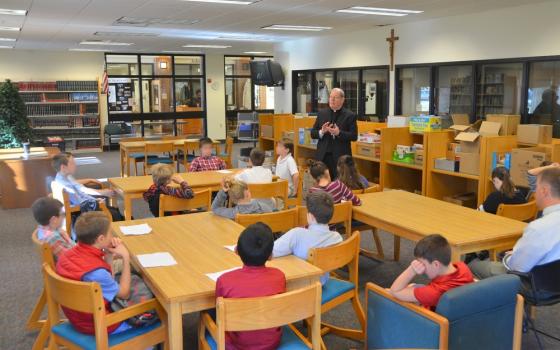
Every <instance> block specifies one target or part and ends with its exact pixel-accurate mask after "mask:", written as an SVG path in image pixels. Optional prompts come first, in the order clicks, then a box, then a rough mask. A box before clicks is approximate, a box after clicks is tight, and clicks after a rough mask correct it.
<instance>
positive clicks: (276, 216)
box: [235, 208, 299, 232]
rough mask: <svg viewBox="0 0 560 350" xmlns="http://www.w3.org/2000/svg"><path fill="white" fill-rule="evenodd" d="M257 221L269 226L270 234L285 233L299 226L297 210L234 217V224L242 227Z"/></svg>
mask: <svg viewBox="0 0 560 350" xmlns="http://www.w3.org/2000/svg"><path fill="white" fill-rule="evenodd" d="M259 221H260V222H263V223H265V224H267V225H268V226H270V229H271V230H272V232H287V231H289V230H291V229H293V228H294V227H298V226H299V215H298V208H291V209H286V210H280V211H275V212H272V213H264V214H237V215H236V217H235V222H237V223H238V224H240V225H241V226H243V227H247V226H249V225H252V224H254V223H257V222H259Z"/></svg>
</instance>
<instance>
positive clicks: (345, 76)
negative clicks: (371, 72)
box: [336, 70, 359, 113]
mask: <svg viewBox="0 0 560 350" xmlns="http://www.w3.org/2000/svg"><path fill="white" fill-rule="evenodd" d="M336 80H337V81H336V85H337V86H338V87H340V88H341V89H342V90H344V107H346V108H348V109H350V110H351V111H352V112H354V113H358V98H359V96H358V90H359V89H358V80H359V73H358V71H357V70H352V71H348V70H345V71H338V72H337V73H336Z"/></svg>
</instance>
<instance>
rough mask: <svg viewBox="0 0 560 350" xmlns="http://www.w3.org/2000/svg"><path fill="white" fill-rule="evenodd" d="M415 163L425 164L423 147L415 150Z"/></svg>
mask: <svg viewBox="0 0 560 350" xmlns="http://www.w3.org/2000/svg"><path fill="white" fill-rule="evenodd" d="M414 164H416V165H422V164H424V150H423V149H417V150H416V152H414Z"/></svg>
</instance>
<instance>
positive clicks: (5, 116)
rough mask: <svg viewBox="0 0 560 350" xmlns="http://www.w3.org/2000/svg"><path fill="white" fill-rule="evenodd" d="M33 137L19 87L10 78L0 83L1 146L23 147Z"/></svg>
mask: <svg viewBox="0 0 560 350" xmlns="http://www.w3.org/2000/svg"><path fill="white" fill-rule="evenodd" d="M32 137H33V129H32V128H31V126H30V123H29V119H28V118H27V112H26V109H25V104H24V103H23V100H22V99H21V96H20V95H19V91H18V87H17V85H16V84H14V83H12V82H11V81H10V80H9V79H6V81H5V82H3V83H0V148H15V147H21V146H22V144H23V143H24V142H29V141H30V140H32Z"/></svg>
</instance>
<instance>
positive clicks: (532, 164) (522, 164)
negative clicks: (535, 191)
mask: <svg viewBox="0 0 560 350" xmlns="http://www.w3.org/2000/svg"><path fill="white" fill-rule="evenodd" d="M545 160H550V148H547V147H528V148H515V149H513V150H512V151H511V168H510V170H509V172H510V175H511V179H512V180H513V183H514V184H515V185H516V186H522V187H529V183H528V182H527V171H528V170H530V169H533V168H536V167H539V166H541V163H542V162H543V161H545Z"/></svg>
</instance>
